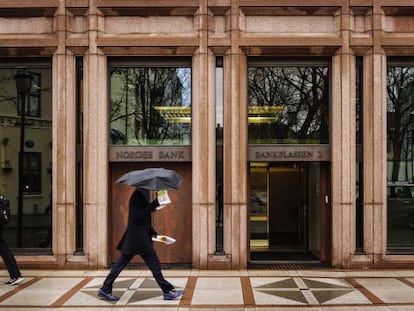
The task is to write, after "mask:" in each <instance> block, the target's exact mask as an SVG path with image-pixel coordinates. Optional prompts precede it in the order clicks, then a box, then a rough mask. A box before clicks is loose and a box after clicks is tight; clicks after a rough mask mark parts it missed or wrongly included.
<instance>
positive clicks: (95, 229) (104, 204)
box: [83, 0, 109, 268]
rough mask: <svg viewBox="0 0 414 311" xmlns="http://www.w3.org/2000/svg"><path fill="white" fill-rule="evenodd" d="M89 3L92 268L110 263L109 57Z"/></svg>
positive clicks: (87, 144) (87, 187)
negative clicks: (101, 45)
mask: <svg viewBox="0 0 414 311" xmlns="http://www.w3.org/2000/svg"><path fill="white" fill-rule="evenodd" d="M95 2H96V1H95V0H91V1H90V7H89V12H88V21H89V34H88V35H89V49H88V51H87V52H86V57H85V63H84V81H85V83H86V85H85V94H84V107H83V108H84V117H85V118H84V219H85V221H84V233H85V238H84V241H85V247H84V248H85V254H86V256H88V261H89V266H90V267H91V268H102V267H106V266H107V264H108V262H107V258H108V227H109V226H108V208H109V207H108V169H107V167H108V156H107V154H108V150H107V148H108V110H109V107H108V99H107V78H106V76H107V63H106V57H105V55H103V53H102V51H101V50H100V49H99V48H98V47H97V45H96V40H97V36H98V33H99V32H100V29H99V25H103V23H100V22H99V21H100V19H101V18H102V16H101V15H100V13H99V11H98V10H97V8H96V3H95Z"/></svg>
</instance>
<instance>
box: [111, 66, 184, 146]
mask: <svg viewBox="0 0 414 311" xmlns="http://www.w3.org/2000/svg"><path fill="white" fill-rule="evenodd" d="M109 75H110V100H111V111H110V131H111V132H110V139H111V144H113V145H190V144H191V68H190V66H189V65H187V64H185V65H183V64H178V65H176V64H174V63H173V62H172V65H169V64H162V63H157V62H148V63H145V62H144V63H141V64H137V65H131V64H130V65H118V64H115V63H113V64H112V65H111V66H110V72H109Z"/></svg>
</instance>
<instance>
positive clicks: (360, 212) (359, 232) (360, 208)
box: [355, 56, 364, 253]
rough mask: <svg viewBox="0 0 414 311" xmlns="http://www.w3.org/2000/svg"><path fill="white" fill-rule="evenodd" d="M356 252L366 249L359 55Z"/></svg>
mask: <svg viewBox="0 0 414 311" xmlns="http://www.w3.org/2000/svg"><path fill="white" fill-rule="evenodd" d="M355 80H356V87H355V89H356V92H355V93H356V98H355V102H356V109H355V110H356V111H355V114H356V130H355V132H356V143H357V146H356V160H357V161H356V185H355V188H356V191H355V198H356V202H355V205H356V212H355V214H356V217H355V223H356V247H355V251H356V252H360V253H361V252H363V251H364V205H363V202H364V197H363V195H364V190H363V186H364V166H363V164H364V162H363V158H362V143H363V128H364V127H363V122H362V121H363V109H362V107H363V58H362V57H361V56H357V58H356V76H355Z"/></svg>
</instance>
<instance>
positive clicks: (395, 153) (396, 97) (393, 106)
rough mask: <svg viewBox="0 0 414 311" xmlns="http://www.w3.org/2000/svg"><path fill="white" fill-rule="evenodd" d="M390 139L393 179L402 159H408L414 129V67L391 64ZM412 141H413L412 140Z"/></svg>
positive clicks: (388, 85) (396, 175)
mask: <svg viewBox="0 0 414 311" xmlns="http://www.w3.org/2000/svg"><path fill="white" fill-rule="evenodd" d="M387 78H388V79H387V92H388V103H387V112H388V140H389V142H390V146H391V148H392V164H393V165H392V176H391V180H392V181H397V180H398V173H399V170H400V165H401V160H407V158H408V154H407V153H408V150H407V148H406V147H407V146H405V144H407V143H408V139H407V138H408V136H410V134H411V133H410V131H412V130H413V129H414V127H413V126H412V125H411V123H412V122H413V121H414V118H413V116H414V115H413V114H414V107H413V104H414V68H412V67H411V68H408V67H398V66H390V67H389V68H388V77H387ZM411 143H412V142H411Z"/></svg>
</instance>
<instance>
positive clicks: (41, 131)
mask: <svg viewBox="0 0 414 311" xmlns="http://www.w3.org/2000/svg"><path fill="white" fill-rule="evenodd" d="M19 72H20V73H23V72H24V73H26V74H29V75H30V77H31V88H30V90H29V92H28V93H27V94H25V95H23V93H20V94H19V95H18V94H17V88H16V87H17V86H16V75H17V74H18V73H19ZM0 95H1V97H0V99H1V101H2V103H1V105H0V125H1V126H0V150H1V152H0V166H1V170H0V180H1V183H0V194H2V195H4V196H6V197H7V198H8V199H9V200H10V207H11V212H12V221H11V223H10V224H8V225H7V230H5V231H4V235H5V239H6V241H7V243H8V244H9V246H10V247H12V248H17V250H16V252H17V253H19V252H22V253H24V252H25V249H30V252H33V249H39V250H36V252H37V251H40V252H43V251H44V252H45V253H50V250H51V240H52V221H51V220H52V169H51V168H52V112H53V111H52V66H51V60H50V59H39V60H33V59H24V58H8V59H0ZM22 107H25V109H24V111H25V113H24V114H22V113H21V112H22V111H23V110H22ZM21 138H22V140H21ZM21 152H22V154H23V156H22V157H20V156H19V155H20V154H21ZM19 172H20V173H21V174H19ZM20 199H21V200H20ZM40 249H44V250H40Z"/></svg>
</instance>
